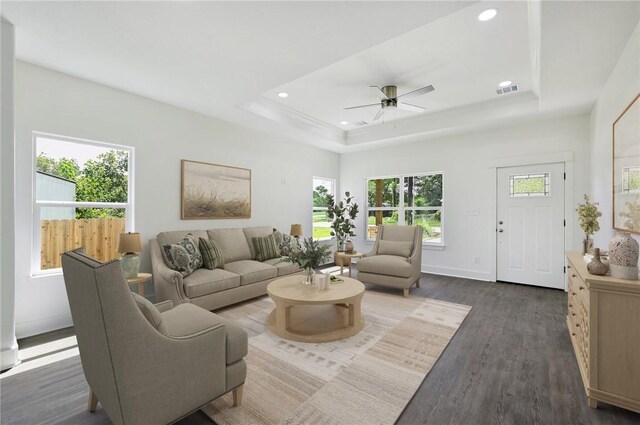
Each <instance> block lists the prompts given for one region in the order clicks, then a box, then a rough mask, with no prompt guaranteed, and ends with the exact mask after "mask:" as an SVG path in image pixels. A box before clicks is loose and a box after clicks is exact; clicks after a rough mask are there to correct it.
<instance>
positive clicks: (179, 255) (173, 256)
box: [162, 233, 202, 277]
mask: <svg viewBox="0 0 640 425" xmlns="http://www.w3.org/2000/svg"><path fill="white" fill-rule="evenodd" d="M162 251H163V252H164V256H165V260H166V262H167V266H168V267H169V268H170V269H173V270H175V271H178V272H180V273H182V275H183V276H185V277H186V276H189V275H190V274H191V273H193V272H194V271H196V270H197V269H199V268H200V267H202V255H201V254H200V251H199V250H198V242H197V241H196V238H194V237H193V235H192V234H191V233H188V234H187V236H185V237H184V239H182V240H181V241H180V242H178V243H173V244H164V245H162Z"/></svg>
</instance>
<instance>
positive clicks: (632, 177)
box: [622, 167, 640, 193]
mask: <svg viewBox="0 0 640 425" xmlns="http://www.w3.org/2000/svg"><path fill="white" fill-rule="evenodd" d="M622 192H623V193H639V192H640V167H623V168H622Z"/></svg>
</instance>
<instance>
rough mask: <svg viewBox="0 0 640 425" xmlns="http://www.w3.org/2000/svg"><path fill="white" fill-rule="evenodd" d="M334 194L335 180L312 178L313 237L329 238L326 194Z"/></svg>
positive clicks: (329, 229) (329, 228) (329, 222)
mask: <svg viewBox="0 0 640 425" xmlns="http://www.w3.org/2000/svg"><path fill="white" fill-rule="evenodd" d="M329 195H332V196H335V195H336V181H335V180H333V179H325V178H322V177H314V178H313V215H312V219H313V239H321V240H322V239H331V227H330V226H331V221H330V220H329V218H328V217H327V205H328V196H329Z"/></svg>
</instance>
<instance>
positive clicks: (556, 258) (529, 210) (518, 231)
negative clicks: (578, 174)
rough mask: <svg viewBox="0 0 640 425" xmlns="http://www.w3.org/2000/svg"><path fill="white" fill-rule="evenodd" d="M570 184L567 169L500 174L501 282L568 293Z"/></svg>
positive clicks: (503, 170)
mask: <svg viewBox="0 0 640 425" xmlns="http://www.w3.org/2000/svg"><path fill="white" fill-rule="evenodd" d="M564 182H565V177H564V163H557V164H543V165H530V166H520V167H506V168H498V186H497V189H498V195H497V200H498V205H497V212H498V216H497V220H496V235H497V250H498V252H497V263H498V264H497V278H498V280H500V281H505V282H514V283H525V284H528V285H536V286H544V287H548V288H558V289H564V231H565V220H564Z"/></svg>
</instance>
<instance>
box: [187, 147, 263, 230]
mask: <svg viewBox="0 0 640 425" xmlns="http://www.w3.org/2000/svg"><path fill="white" fill-rule="evenodd" d="M181 196H182V202H181V215H180V217H181V218H182V219H183V220H198V219H201V220H204V219H212V218H250V217H251V170H249V169H247V168H238V167H228V166H225V165H218V164H209V163H206V162H198V161H189V160H186V159H183V160H182V191H181Z"/></svg>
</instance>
